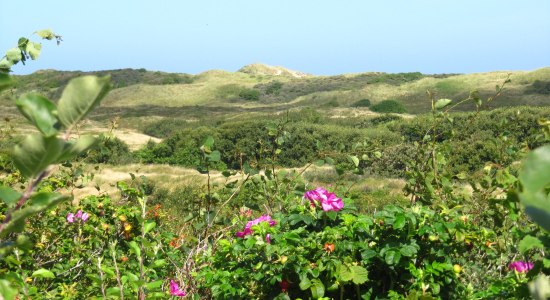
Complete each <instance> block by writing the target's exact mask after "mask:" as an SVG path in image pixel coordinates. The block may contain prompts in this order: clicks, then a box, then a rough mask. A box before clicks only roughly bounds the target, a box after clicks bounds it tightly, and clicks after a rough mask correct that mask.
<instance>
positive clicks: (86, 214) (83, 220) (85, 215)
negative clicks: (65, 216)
mask: <svg viewBox="0 0 550 300" xmlns="http://www.w3.org/2000/svg"><path fill="white" fill-rule="evenodd" d="M89 217H90V215H88V213H83V214H82V217H80V219H81V220H82V222H86V221H87V220H88V218H89Z"/></svg>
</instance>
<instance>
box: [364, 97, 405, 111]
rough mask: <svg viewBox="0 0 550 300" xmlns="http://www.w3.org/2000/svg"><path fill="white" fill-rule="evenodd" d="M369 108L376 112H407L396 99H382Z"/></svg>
mask: <svg viewBox="0 0 550 300" xmlns="http://www.w3.org/2000/svg"><path fill="white" fill-rule="evenodd" d="M370 109H371V110H372V111H374V112H378V113H397V114H402V113H406V112H407V110H406V109H405V107H404V106H403V104H401V103H400V102H398V101H397V100H384V101H381V102H378V103H376V104H374V105H373V106H371V108H370Z"/></svg>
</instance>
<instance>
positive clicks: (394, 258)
mask: <svg viewBox="0 0 550 300" xmlns="http://www.w3.org/2000/svg"><path fill="white" fill-rule="evenodd" d="M384 259H385V260H386V263H387V264H388V265H396V264H398V263H399V260H400V259H401V253H400V252H398V251H396V250H389V251H387V252H386V255H385V257H384Z"/></svg>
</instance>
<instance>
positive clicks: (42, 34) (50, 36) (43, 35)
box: [35, 29, 55, 40]
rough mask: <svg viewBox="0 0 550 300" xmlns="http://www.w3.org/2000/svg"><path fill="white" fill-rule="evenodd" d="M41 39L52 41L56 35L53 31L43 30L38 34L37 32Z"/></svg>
mask: <svg viewBox="0 0 550 300" xmlns="http://www.w3.org/2000/svg"><path fill="white" fill-rule="evenodd" d="M35 33H36V34H37V35H38V36H39V37H41V38H43V39H47V40H51V39H53V38H54V37H55V34H54V33H53V31H52V30H51V29H43V30H38V31H37V32H35Z"/></svg>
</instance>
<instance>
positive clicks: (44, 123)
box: [15, 93, 59, 137]
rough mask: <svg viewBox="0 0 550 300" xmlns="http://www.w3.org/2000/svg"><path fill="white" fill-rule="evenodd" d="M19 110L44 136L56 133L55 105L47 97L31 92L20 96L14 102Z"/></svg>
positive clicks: (57, 122)
mask: <svg viewBox="0 0 550 300" xmlns="http://www.w3.org/2000/svg"><path fill="white" fill-rule="evenodd" d="M15 104H16V105H17V108H18V109H19V111H20V112H21V113H22V114H23V115H24V116H25V118H27V119H28V120H29V121H31V122H32V123H33V124H34V126H36V128H38V130H40V132H42V133H43V134H44V135H45V136H46V137H51V136H54V135H56V134H57V127H58V126H59V121H58V120H57V118H56V116H55V114H56V107H55V104H53V102H51V101H50V100H48V99H47V98H45V97H43V96H41V95H39V94H35V93H31V94H25V95H23V96H21V97H20V98H19V99H17V101H16V102H15Z"/></svg>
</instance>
